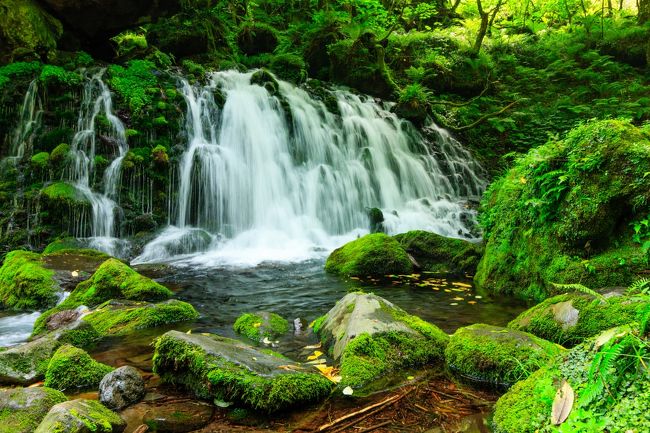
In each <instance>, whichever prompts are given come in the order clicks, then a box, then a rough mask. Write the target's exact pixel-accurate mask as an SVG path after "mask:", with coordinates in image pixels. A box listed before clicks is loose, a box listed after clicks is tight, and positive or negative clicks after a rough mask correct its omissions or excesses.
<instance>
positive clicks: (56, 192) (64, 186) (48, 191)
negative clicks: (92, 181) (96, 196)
mask: <svg viewBox="0 0 650 433" xmlns="http://www.w3.org/2000/svg"><path fill="white" fill-rule="evenodd" d="M41 194H42V195H43V197H45V198H46V199H47V200H49V203H50V205H53V206H55V205H59V206H63V205H68V206H88V205H89V203H88V201H87V200H86V199H85V198H84V197H83V195H82V194H81V193H80V192H79V191H78V190H77V187H75V186H74V185H71V184H69V183H67V182H54V183H51V184H49V185H48V186H46V187H45V188H43V190H42V191H41Z"/></svg>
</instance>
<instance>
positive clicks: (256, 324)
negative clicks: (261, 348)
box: [253, 322, 262, 328]
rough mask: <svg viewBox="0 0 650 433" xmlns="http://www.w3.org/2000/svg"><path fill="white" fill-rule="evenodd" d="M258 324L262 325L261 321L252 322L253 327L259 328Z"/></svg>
mask: <svg viewBox="0 0 650 433" xmlns="http://www.w3.org/2000/svg"><path fill="white" fill-rule="evenodd" d="M260 326H262V322H258V323H253V328H259V327H260Z"/></svg>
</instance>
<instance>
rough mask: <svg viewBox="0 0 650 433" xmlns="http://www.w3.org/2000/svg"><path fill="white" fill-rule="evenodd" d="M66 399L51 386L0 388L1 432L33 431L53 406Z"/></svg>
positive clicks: (18, 432)
mask: <svg viewBox="0 0 650 433" xmlns="http://www.w3.org/2000/svg"><path fill="white" fill-rule="evenodd" d="M66 400H67V398H66V396H65V395H63V393H62V392H60V391H57V390H55V389H50V388H14V389H6V390H0V433H32V432H33V431H34V429H36V427H37V426H38V424H39V423H40V422H41V420H42V419H43V418H44V417H45V415H47V413H48V411H49V410H50V408H51V407H52V406H54V405H55V404H57V403H61V402H64V401H66Z"/></svg>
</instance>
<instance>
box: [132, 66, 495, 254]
mask: <svg viewBox="0 0 650 433" xmlns="http://www.w3.org/2000/svg"><path fill="white" fill-rule="evenodd" d="M252 76H253V72H249V73H240V72H236V71H225V72H217V73H213V74H211V75H210V77H209V80H208V83H207V84H206V85H190V84H189V83H188V82H187V81H186V80H184V79H182V80H181V91H182V94H183V96H184V97H185V100H186V103H187V114H186V134H187V143H186V148H185V149H186V150H185V152H184V154H183V156H182V158H181V162H180V166H179V167H178V179H179V180H178V184H177V185H172V186H171V187H172V188H175V190H172V191H171V194H172V195H173V196H175V197H176V199H175V200H174V201H173V202H172V205H171V209H170V215H171V220H170V222H171V224H170V226H169V227H168V228H167V229H166V230H164V231H163V233H161V234H160V235H159V236H158V237H157V238H156V239H155V240H153V241H152V242H150V243H149V244H148V245H147V246H146V247H145V249H144V251H143V253H142V255H141V256H139V257H138V258H137V259H136V260H135V262H136V263H144V262H155V261H164V260H169V259H171V258H178V256H179V255H180V256H182V257H183V256H184V257H185V258H186V259H187V260H189V261H190V262H191V263H199V264H207V265H218V264H235V265H237V264H242V265H254V264H257V263H260V262H262V261H265V260H278V261H296V260H304V259H308V258H314V257H317V256H322V255H324V254H325V253H326V252H328V251H330V250H331V249H333V248H335V247H337V246H339V245H341V244H342V243H344V242H345V241H347V240H351V239H353V238H354V237H357V236H359V235H360V234H363V233H365V232H367V231H368V229H367V227H368V216H367V209H368V208H373V207H377V208H380V209H381V210H382V211H383V214H384V217H385V222H384V226H385V227H386V229H387V231H388V232H389V233H398V232H404V231H407V230H412V229H423V230H429V231H433V232H436V233H439V234H441V235H445V236H451V237H465V238H472V234H471V233H470V228H469V227H468V226H467V224H466V222H467V221H471V220H473V218H474V215H473V211H471V210H469V209H467V206H466V204H467V202H468V201H470V200H476V199H477V198H478V197H480V195H481V193H482V192H483V190H484V188H485V185H486V180H485V179H484V178H483V176H482V169H481V168H480V166H479V165H478V163H476V162H475V161H474V160H473V159H472V157H471V155H470V154H469V152H467V151H466V150H464V149H463V148H462V146H461V145H460V144H459V143H458V142H457V141H455V140H454V139H453V138H452V137H451V136H450V135H449V134H448V133H447V132H446V131H444V130H441V129H439V128H437V127H435V126H432V127H431V128H430V131H429V132H430V133H431V134H430V135H432V136H433V137H434V138H435V139H434V140H433V141H432V140H429V139H426V138H425V136H424V135H423V134H421V133H420V132H418V131H417V130H416V129H415V128H414V127H413V126H412V125H411V124H410V123H409V122H407V121H404V120H401V119H399V118H398V117H397V116H395V115H394V114H392V113H391V112H390V111H389V108H390V107H389V106H387V105H386V106H384V105H382V104H380V103H377V102H375V101H374V100H373V99H371V98H369V97H364V96H358V95H355V94H352V93H350V92H348V91H344V90H335V91H333V92H332V96H333V97H335V98H336V102H337V105H338V111H339V112H340V115H339V114H338V113H337V114H334V113H332V112H330V111H329V110H328V109H327V108H326V106H325V104H324V103H323V102H321V101H319V100H317V99H315V98H313V97H311V96H310V95H309V94H308V93H307V92H306V91H304V90H302V89H300V88H298V87H295V86H293V85H291V84H289V83H285V82H279V89H278V92H277V93H275V92H274V94H271V93H269V90H268V89H267V88H266V87H263V86H261V85H257V84H252V83H251V78H252ZM216 95H219V96H222V98H217V97H216ZM218 99H219V100H221V99H223V100H225V102H224V103H223V106H222V107H219V104H218V103H217V100H218ZM197 253H200V254H197Z"/></svg>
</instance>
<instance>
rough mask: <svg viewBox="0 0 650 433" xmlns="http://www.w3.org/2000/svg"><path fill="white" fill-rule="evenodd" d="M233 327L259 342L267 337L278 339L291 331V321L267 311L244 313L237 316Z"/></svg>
mask: <svg viewBox="0 0 650 433" xmlns="http://www.w3.org/2000/svg"><path fill="white" fill-rule="evenodd" d="M233 329H234V330H235V332H236V333H238V334H241V335H244V336H245V337H247V338H249V339H251V340H253V341H256V342H258V343H259V342H261V341H262V340H264V339H265V338H270V339H276V338H278V337H281V336H282V335H284V334H286V333H287V332H289V322H288V321H287V319H285V318H284V317H282V316H280V315H278V314H275V313H269V312H267V311H261V312H259V313H244V314H242V315H241V316H239V317H238V318H237V320H236V321H235V324H234V325H233Z"/></svg>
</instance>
